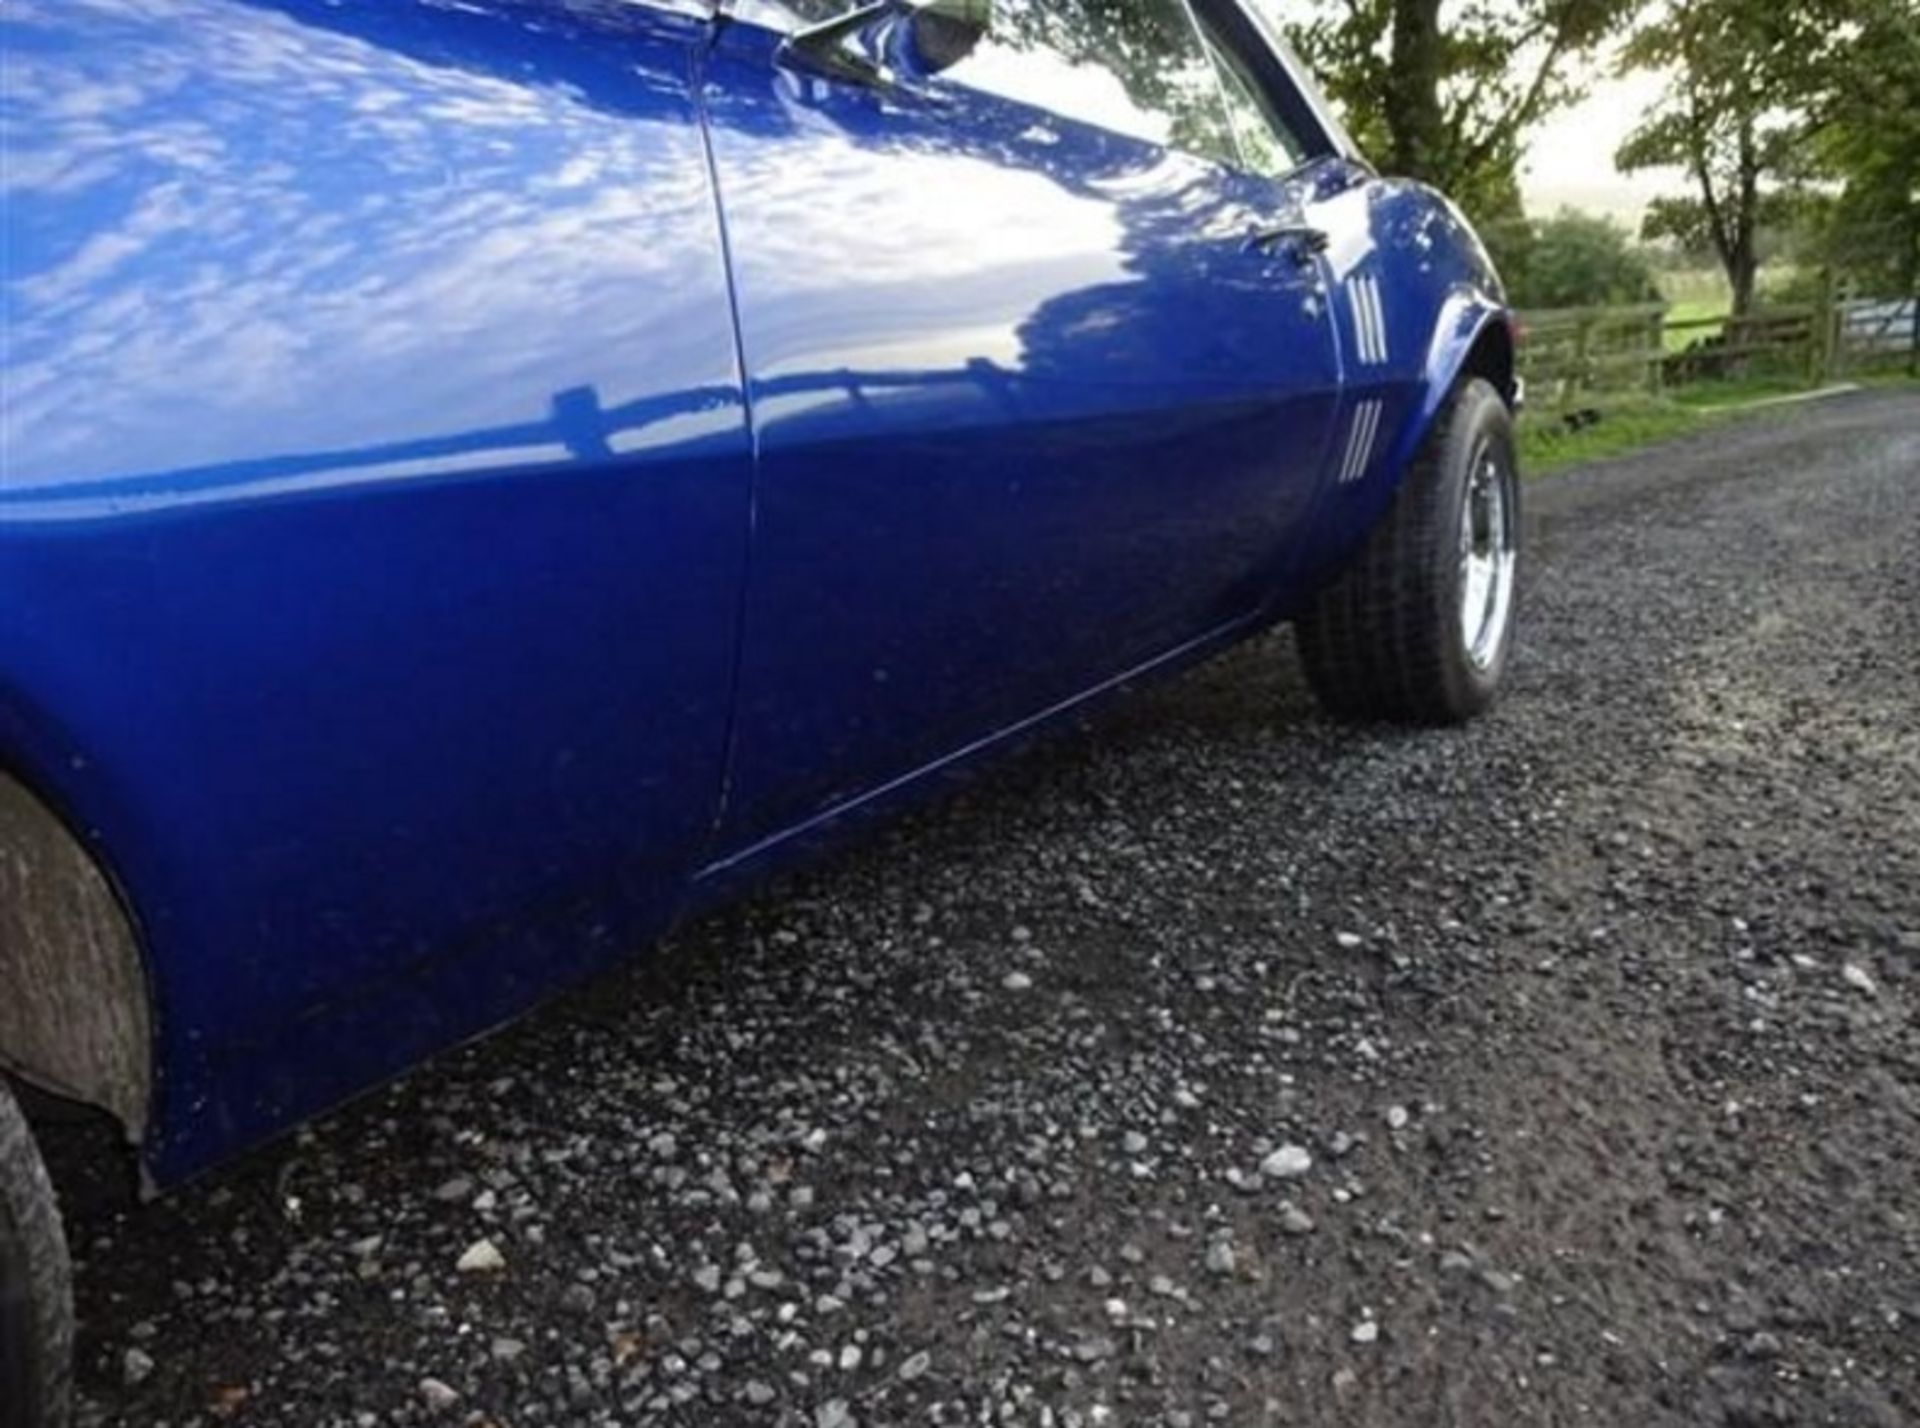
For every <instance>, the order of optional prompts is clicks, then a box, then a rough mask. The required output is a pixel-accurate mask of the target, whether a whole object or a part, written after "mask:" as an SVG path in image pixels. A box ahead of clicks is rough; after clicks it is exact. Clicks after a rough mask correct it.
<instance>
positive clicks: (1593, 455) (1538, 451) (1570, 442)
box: [1520, 397, 1721, 476]
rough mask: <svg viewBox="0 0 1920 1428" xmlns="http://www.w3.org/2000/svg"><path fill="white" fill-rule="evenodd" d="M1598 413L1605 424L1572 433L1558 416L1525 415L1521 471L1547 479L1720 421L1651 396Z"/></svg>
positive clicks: (1603, 407)
mask: <svg viewBox="0 0 1920 1428" xmlns="http://www.w3.org/2000/svg"><path fill="white" fill-rule="evenodd" d="M1595 409H1596V410H1598V411H1599V412H1600V414H1601V415H1600V420H1599V421H1598V422H1597V423H1595V424H1594V425H1593V426H1589V427H1584V428H1582V429H1581V430H1579V431H1568V430H1567V429H1566V426H1565V424H1564V423H1563V422H1562V421H1561V419H1560V418H1561V414H1560V413H1559V412H1536V411H1530V412H1527V413H1525V414H1524V415H1523V416H1522V417H1521V418H1520V469H1521V470H1523V471H1525V472H1526V473H1527V474H1528V475H1530V476H1545V475H1549V474H1551V473H1552V472H1555V471H1560V470H1564V469H1565V468H1566V467H1569V466H1578V465H1580V464H1581V463H1583V462H1587V461H1598V460H1600V459H1601V458H1603V457H1607V456H1623V455H1625V454H1626V453H1627V452H1630V451H1637V450H1639V449H1640V448H1641V447H1643V446H1652V445H1653V444H1654V443H1656V442H1661V441H1667V440H1670V439H1671V438H1673V437H1676V436H1684V435H1686V434H1687V433H1688V432H1690V431H1697V430H1699V429H1700V428H1701V427H1704V426H1708V425H1711V424H1712V423H1713V422H1715V421H1717V420H1720V419H1721V418H1719V417H1718V416H1717V415H1714V414H1709V413H1706V412H1702V411H1700V410H1699V409H1698V408H1696V407H1692V406H1683V405H1682V404H1680V403H1679V402H1671V401H1658V400H1655V399H1653V398H1651V397H1640V398H1635V399H1631V400H1616V401H1611V402H1606V403H1597V404H1596V408H1595Z"/></svg>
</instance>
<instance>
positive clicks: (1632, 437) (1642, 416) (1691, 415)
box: [1520, 371, 1920, 476]
mask: <svg viewBox="0 0 1920 1428" xmlns="http://www.w3.org/2000/svg"><path fill="white" fill-rule="evenodd" d="M1846 381H1847V384H1848V385H1852V386H1863V387H1881V388H1885V387H1897V388H1902V389H1906V390H1911V391H1913V392H1914V393H1916V394H1920V378H1914V377H1909V376H1907V375H1906V374H1905V373H1903V372H1898V371H1883V372H1876V373H1857V374H1856V373H1849V374H1848V376H1847V378H1846ZM1809 390H1810V389H1809V388H1808V387H1807V385H1806V383H1804V382H1797V381H1792V380H1789V379H1786V378H1772V377H1755V378H1748V379H1744V380H1740V381H1731V382H1699V383H1696V384H1694V385H1691V386H1687V387H1681V388H1678V389H1677V390H1675V391H1674V392H1672V393H1671V394H1669V395H1667V396H1664V397H1647V396H1639V395H1635V396H1621V397H1605V398H1595V399H1593V400H1592V402H1591V404H1590V407H1589V409H1590V410H1593V411H1597V412H1599V414H1600V420H1599V421H1598V422H1595V423H1594V424H1593V425H1591V426H1583V427H1581V428H1580V429H1579V430H1578V431H1573V430H1569V429H1568V427H1567V424H1566V421H1565V419H1564V414H1563V413H1561V412H1558V411H1532V410H1529V411H1527V412H1525V413H1523V414H1522V415H1521V418H1520V469H1521V470H1523V471H1525V472H1526V473H1527V474H1528V475H1530V476H1545V475H1548V474H1550V473H1552V472H1554V471H1560V470H1564V469H1565V468H1566V467H1569V466H1578V465H1580V464H1581V463H1582V462H1585V461H1599V460H1601V459H1602V458H1604V457H1608V456H1624V455H1625V454H1627V453H1628V452H1631V451H1637V450H1639V449H1640V448H1641V447H1643V446H1652V445H1654V444H1655V443H1656V442H1661V441H1667V440H1669V439H1671V438H1673V437H1676V436H1685V435H1686V434H1687V433H1688V432H1691V431H1700V430H1702V429H1704V428H1706V427H1710V426H1714V425H1717V424H1719V423H1721V422H1727V421H1737V420H1739V419H1740V418H1741V417H1742V416H1743V415H1745V414H1746V412H1747V410H1748V409H1749V408H1750V407H1758V406H1760V405H1761V404H1765V403H1767V402H1768V400H1769V399H1770V398H1776V397H1785V396H1796V395H1800V394H1803V393H1808V392H1809Z"/></svg>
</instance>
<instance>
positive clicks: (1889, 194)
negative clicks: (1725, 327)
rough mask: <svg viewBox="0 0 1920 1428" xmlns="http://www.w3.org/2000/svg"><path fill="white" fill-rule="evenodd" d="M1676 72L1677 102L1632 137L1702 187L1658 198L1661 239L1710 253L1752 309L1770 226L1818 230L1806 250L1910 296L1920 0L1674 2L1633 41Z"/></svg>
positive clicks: (1631, 57) (1917, 239) (1653, 161)
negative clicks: (1682, 168) (1811, 244)
mask: <svg viewBox="0 0 1920 1428" xmlns="http://www.w3.org/2000/svg"><path fill="white" fill-rule="evenodd" d="M1624 62H1625V64H1626V65H1627V66H1628V67H1632V68H1641V69H1652V70H1666V71H1668V72H1670V73H1671V74H1672V75H1673V76H1674V82H1673V84H1672V86H1671V87H1670V89H1669V91H1668V93H1667V95H1666V97H1665V99H1664V100H1663V101H1662V102H1661V103H1660V104H1659V105H1658V106H1657V107H1656V108H1655V109H1654V110H1653V111H1652V113H1650V114H1649V115H1648V117H1647V120H1646V122H1645V123H1643V124H1642V125H1641V126H1640V128H1639V129H1637V130H1636V131H1635V132H1634V133H1633V134H1632V136H1630V137H1629V139H1628V140H1627V142H1626V143H1625V144H1624V145H1623V146H1622V147H1621V150H1620V152H1619V154H1618V156H1617V159H1618V162H1619V164H1620V167H1621V168H1623V169H1627V170H1632V169H1638V168H1648V167H1653V166H1656V165H1664V164H1673V165H1679V166H1681V167H1684V168H1685V169H1686V170H1687V172H1688V177H1689V181H1690V183H1691V186H1692V190H1693V191H1692V193H1691V194H1689V195H1686V196H1671V197H1666V198H1662V199H1660V200H1659V201H1657V202H1656V203H1655V204H1654V205H1653V206H1652V207H1651V208H1650V209H1649V211H1648V214H1647V220H1646V226H1645V229H1644V232H1645V236H1647V237H1649V238H1662V237H1664V238H1671V239H1673V240H1675V241H1676V242H1677V243H1678V244H1679V245H1680V246H1681V247H1682V248H1684V249H1689V250H1694V251H1702V250H1704V251H1710V252H1712V253H1713V254H1714V255H1715V256H1716V257H1717V258H1718V260H1719V261H1720V263H1721V265H1722V266H1723V268H1724V269H1725V271H1726V273H1727V278H1728V281H1729V282H1730V284H1731V285H1732V288H1733V295H1734V309H1735V311H1737V312H1744V311H1746V310H1747V309H1748V308H1749V307H1750V305H1751V304H1752V301H1753V298H1754V291H1755V282H1756V275H1757V271H1758V268H1759V264H1760V263H1761V261H1763V259H1764V258H1765V246H1766V245H1765V235H1766V234H1767V233H1768V231H1769V230H1780V231H1785V230H1790V229H1798V230H1800V231H1804V232H1811V233H1813V234H1815V235H1817V238H1818V242H1817V243H1816V245H1815V247H1816V250H1817V251H1815V252H1813V253H1809V252H1807V251H1804V250H1796V251H1795V253H1794V256H1795V257H1796V258H1797V259H1798V260H1800V261H1803V262H1804V261H1807V260H1808V259H1809V258H1813V259H1814V260H1815V261H1817V262H1820V263H1822V264H1824V265H1828V266H1832V267H1836V268H1840V269H1843V270H1851V271H1853V272H1856V273H1859V274H1861V275H1862V276H1863V277H1865V278H1866V280H1867V281H1868V282H1869V284H1870V285H1873V286H1875V287H1885V288H1890V289H1896V290H1906V291H1910V290H1911V289H1912V287H1913V285H1914V283H1915V281H1916V278H1917V277H1920V3H1916V0H1793V3H1791V4H1786V3H1780V0H1671V3H1669V4H1667V5H1665V6H1664V7H1663V8H1661V9H1659V10H1657V11H1654V12H1652V14H1651V18H1650V19H1649V20H1648V21H1647V22H1646V23H1645V24H1643V25H1642V27H1641V28H1640V29H1639V30H1638V31H1637V32H1636V33H1635V34H1634V35H1633V37H1632V38H1631V39H1630V41H1629V42H1628V44H1627V46H1626V49H1625V53H1624Z"/></svg>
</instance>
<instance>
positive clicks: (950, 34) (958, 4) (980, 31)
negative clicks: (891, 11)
mask: <svg viewBox="0 0 1920 1428" xmlns="http://www.w3.org/2000/svg"><path fill="white" fill-rule="evenodd" d="M905 9H906V12H907V14H906V39H907V43H908V44H909V45H910V46H911V47H912V50H913V54H912V62H913V67H914V68H915V69H917V70H918V71H919V72H920V73H922V74H938V73H940V71H941V70H943V69H951V68H952V67H953V66H954V65H957V64H959V63H960V61H961V60H963V59H965V58H966V57H967V56H968V55H970V54H972V53H973V51H974V49H975V48H976V47H977V46H978V45H979V43H980V41H982V40H984V39H985V38H986V37H987V36H988V35H989V34H991V33H992V31H993V0H907V3H906V5H905Z"/></svg>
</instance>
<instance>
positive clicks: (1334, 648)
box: [1294, 377, 1521, 724]
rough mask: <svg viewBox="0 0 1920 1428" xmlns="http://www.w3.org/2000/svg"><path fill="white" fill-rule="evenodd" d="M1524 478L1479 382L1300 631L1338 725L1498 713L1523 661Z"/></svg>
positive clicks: (1509, 421) (1453, 406) (1459, 719)
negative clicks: (1512, 670) (1518, 647)
mask: <svg viewBox="0 0 1920 1428" xmlns="http://www.w3.org/2000/svg"><path fill="white" fill-rule="evenodd" d="M1519 471H1520V468H1519V463H1518V460H1517V458H1516V456H1515V452H1514V441H1513V416H1512V413H1510V412H1509V411H1508V410H1507V404H1506V402H1505V401H1504V400H1502V399H1501V396H1500V394H1499V392H1497V391H1495V390H1494V388H1493V385H1492V384H1491V383H1490V382H1487V381H1486V380H1485V379H1483V378H1480V377H1470V378H1468V379H1466V380H1465V381H1463V382H1462V383H1461V384H1460V386H1459V387H1458V388H1457V389H1456V390H1455V392H1454V394H1453V395H1452V396H1451V397H1450V398H1449V399H1448V403H1447V407H1446V409H1445V411H1443V412H1442V413H1441V415H1440V418H1439V420H1438V421H1436V422H1435V424H1434V428H1433V431H1432V432H1431V433H1430V434H1429V435H1428V437H1427V440H1426V442H1425V444H1424V445H1423V446H1422V447H1421V449H1420V452H1419V454H1418V455H1417V456H1416V457H1415V458H1414V461H1413V464H1412V468H1411V469H1410V470H1409V471H1408V472H1407V475H1406V479H1405V480H1404V481H1402V482H1401V485H1400V490H1399V491H1398V492H1397V493H1396V494H1395V496H1394V500H1393V505H1392V506H1391V507H1390V508H1389V509H1388V511H1387V514H1386V516H1385V517H1384V518H1383V519H1382V520H1381V522H1380V524H1379V525H1378V526H1377V527H1375V528H1374V530H1373V532H1372V533H1371V534H1370V535H1369V536H1368V537H1367V540H1366V544H1365V545H1363V546H1362V547H1361V548H1360V550H1359V552H1358V553H1357V554H1356V555H1355V556H1354V558H1353V560H1352V561H1351V563H1350V564H1349V565H1348V566H1347V568H1346V569H1345V570H1344V571H1342V572H1341V574H1340V575H1339V576H1338V578H1336V579H1335V580H1334V581H1333V582H1332V583H1331V584H1330V585H1328V586H1327V587H1326V588H1325V589H1323V590H1321V591H1320V592H1319V594H1317V595H1316V596H1315V597H1314V598H1313V601H1312V603H1311V604H1310V605H1309V606H1308V608H1307V610H1306V611H1305V612H1304V613H1303V614H1302V615H1301V616H1300V617H1299V619H1298V620H1296V621H1295V623H1294V638H1295V641H1296V642H1297V644H1298V645H1299V649H1300V660H1301V663H1302V664H1303V665H1304V666H1305V668H1306V672H1307V681H1308V683H1309V684H1311V685H1312V686H1313V691H1314V693H1315V694H1316V695H1317V696H1318V697H1319V700H1320V703H1321V705H1322V707H1323V708H1325V709H1326V711H1327V712H1328V713H1329V714H1332V715H1334V716H1335V717H1337V718H1342V719H1351V720H1391V721H1394V722H1398V723H1405V724H1460V723H1464V722H1465V721H1466V720H1468V719H1471V718H1473V717H1474V716H1475V715H1476V714H1479V713H1481V712H1482V711H1483V710H1485V709H1486V708H1487V706H1488V705H1490V704H1491V703H1493V700H1494V696H1495V695H1496V694H1497V693H1498V692H1499V689H1500V684H1501V681H1502V679H1503V678H1504V677H1505V675H1506V671H1507V664H1508V661H1509V660H1510V659H1511V657H1512V654H1513V640H1514V628H1513V627H1514V607H1515V603H1516V601H1515V597H1516V594H1517V592H1518V589H1519V574H1520V571H1519V566H1520V529H1521V526H1520V477H1519ZM1469 557H1471V558H1469Z"/></svg>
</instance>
